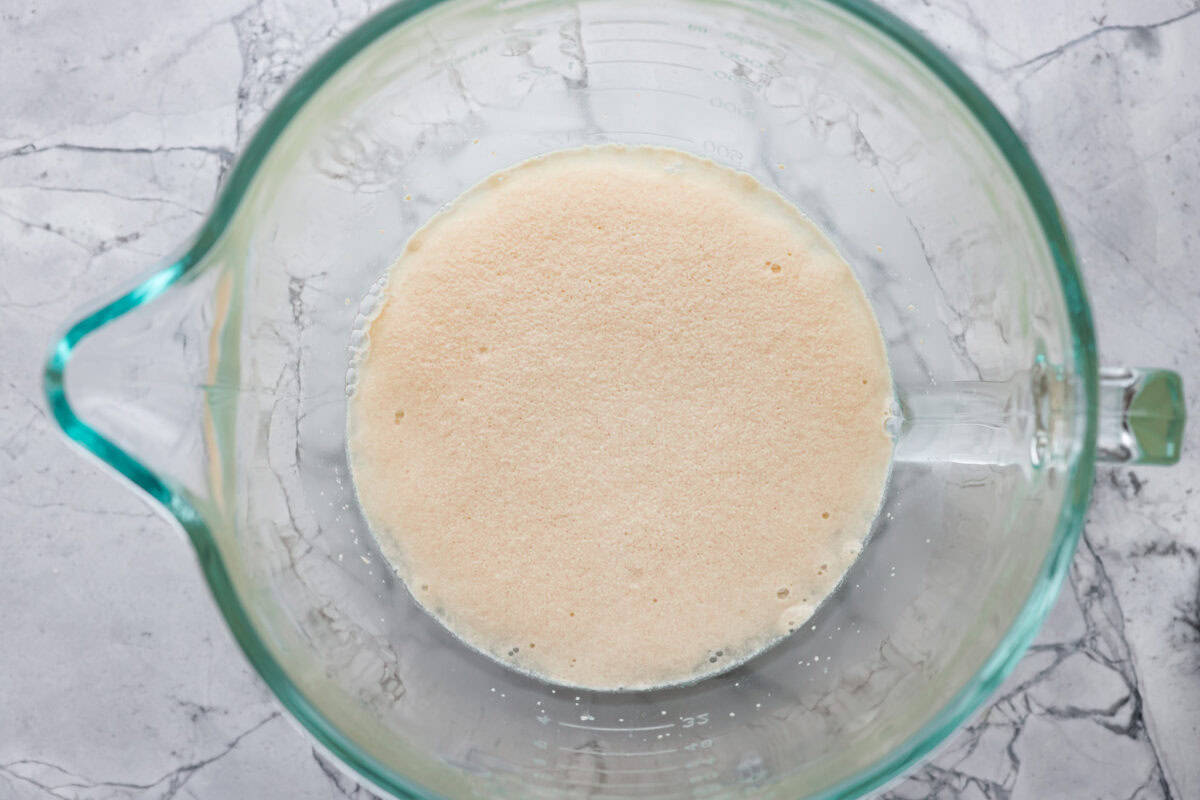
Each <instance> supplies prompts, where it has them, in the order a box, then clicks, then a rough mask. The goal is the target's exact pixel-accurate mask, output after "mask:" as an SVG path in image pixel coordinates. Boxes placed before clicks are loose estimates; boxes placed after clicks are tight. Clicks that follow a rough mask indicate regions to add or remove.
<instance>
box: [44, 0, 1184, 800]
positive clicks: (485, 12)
mask: <svg viewBox="0 0 1200 800" xmlns="http://www.w3.org/2000/svg"><path fill="white" fill-rule="evenodd" d="M613 141H616V142H627V143H651V144H658V145H671V146H674V147H678V148H682V149H685V150H690V151H692V152H695V153H698V154H700V155H704V156H709V157H711V158H713V159H715V160H717V161H720V162H722V163H724V164H728V165H730V166H733V167H737V168H739V169H742V170H745V171H748V172H750V173H752V174H753V175H754V176H755V177H757V178H758V179H759V180H761V181H764V182H765V183H767V184H768V185H770V186H773V187H775V188H777V189H778V190H779V191H780V192H781V193H783V194H784V195H785V196H787V197H789V198H790V199H791V200H792V201H794V202H795V204H796V205H797V206H798V207H799V208H801V209H802V210H803V211H805V212H806V213H807V214H809V215H810V216H811V217H812V218H813V219H814V220H815V221H816V222H817V223H818V224H819V225H820V227H822V228H823V229H824V230H825V231H826V232H827V233H829V234H830V236H831V237H832V238H833V239H834V240H835V241H836V242H837V243H838V245H839V246H840V248H841V250H842V252H843V253H844V254H845V256H846V257H847V259H848V260H849V261H850V263H851V264H852V265H853V266H854V268H855V269H856V271H857V273H858V276H859V278H860V280H861V281H862V283H863V286H864V287H865V289H866V291H867V293H868V295H869V297H870V299H871V301H872V303H873V304H874V308H875V311H876V313H877V315H878V317H879V320H880V323H881V325H882V328H883V331H884V334H885V337H886V340H887V344H888V348H889V357H890V359H891V365H892V370H893V373H894V376H895V380H896V384H897V397H898V399H899V401H900V405H901V411H902V415H901V416H900V417H898V418H897V420H898V422H899V424H898V425H897V437H898V439H897V449H896V462H895V468H894V474H893V478H892V481H891V487H890V490H889V492H888V495H887V498H886V504H885V507H884V509H883V512H882V514H881V515H880V517H879V520H878V522H877V525H876V530H875V532H874V535H873V539H872V540H871V542H870V546H869V547H868V548H867V550H866V552H865V553H864V554H863V556H862V557H861V559H860V560H859V562H858V563H857V564H856V565H855V566H854V567H853V569H852V572H851V573H850V575H849V578H848V580H847V581H846V582H845V584H844V586H843V588H842V589H841V590H840V591H839V592H838V593H837V594H836V595H835V596H834V597H833V598H832V599H831V600H830V601H829V602H827V603H826V604H825V605H824V606H823V607H822V608H821V609H820V611H819V612H818V614H817V616H816V617H815V618H814V619H813V620H811V622H810V623H809V624H808V625H806V626H805V627H804V629H803V630H802V631H800V632H798V633H797V634H795V635H793V636H791V637H790V638H789V639H787V640H786V641H785V642H784V643H782V644H781V645H779V646H777V647H775V648H774V649H772V650H770V651H769V652H767V653H766V654H764V655H762V656H760V657H758V658H755V659H753V660H752V661H750V662H749V663H748V664H746V665H745V666H743V667H740V668H738V669H736V670H734V671H732V672H729V673H727V674H725V675H722V676H719V677H715V678H712V679H709V680H705V681H703V682H701V683H699V684H697V685H694V686H689V687H686V688H675V689H669V690H661V691H652V692H635V693H616V694H605V693H592V692H577V691H571V690H565V689H561V688H559V689H555V688H553V687H551V686H548V685H546V684H544V683H540V682H538V681H536V680H532V679H530V678H527V677H523V676H521V675H519V674H516V673H514V672H511V671H509V670H508V669H506V668H504V667H502V666H500V665H498V664H496V663H493V662H492V661H490V660H489V659H487V658H485V657H482V656H480V655H478V654H477V653H475V652H474V651H472V650H469V649H468V648H466V647H465V646H463V645H462V644H460V643H459V642H458V641H456V640H455V639H454V638H452V637H451V636H450V635H449V634H448V633H447V632H446V631H445V630H443V629H442V628H441V627H440V626H439V625H438V624H437V623H436V622H434V621H433V620H432V619H431V618H429V617H428V616H427V615H426V614H424V613H422V612H421V611H420V610H418V608H417V607H416V606H415V604H414V603H413V601H412V599H411V598H410V597H409V595H408V593H407V591H406V590H405V588H404V587H403V585H402V584H400V583H399V582H398V581H397V580H396V578H395V577H394V576H393V573H392V571H391V570H390V569H389V567H388V565H387V563H386V562H384V561H383V560H382V558H381V556H380V553H379V551H378V549H377V548H376V545H375V542H374V541H373V540H372V538H371V536H370V535H369V533H368V531H367V528H366V525H365V524H364V522H363V519H362V516H361V514H360V511H359V509H358V506H357V504H356V502H355V497H354V492H353V487H352V486H351V484H350V481H349V476H348V471H347V465H346V455H345V451H344V430H345V421H344V420H345V411H346V372H347V366H348V352H349V350H348V349H349V345H350V343H351V337H352V333H353V331H354V329H355V327H356V324H358V323H361V318H360V313H361V308H360V301H361V300H362V299H363V298H364V296H365V295H366V294H367V293H368V291H369V290H370V288H371V287H372V285H373V284H374V283H375V281H376V279H377V278H379V276H380V275H381V274H382V273H383V271H384V269H385V268H386V267H387V265H388V264H389V263H390V262H391V261H392V260H393V259H394V258H395V257H396V256H397V254H399V253H400V251H401V248H402V246H403V244H404V242H405V240H406V238H407V237H408V235H409V234H410V233H411V232H412V231H413V230H414V229H415V228H416V227H417V226H418V225H419V224H421V223H422V222H423V221H424V220H425V219H427V218H428V217H429V216H430V215H431V214H432V213H433V212H434V211H435V210H436V209H437V208H438V207H439V206H440V205H442V204H443V203H446V202H447V201H449V200H450V199H452V198H454V197H455V196H456V195H458V194H459V193H460V192H461V191H462V190H464V189H465V188H467V187H469V186H470V185H472V184H474V183H475V182H477V181H478V180H480V179H481V178H483V177H484V176H485V175H487V174H489V173H491V172H492V171H494V170H496V169H498V168H500V167H502V166H506V165H511V164H513V163H515V162H517V161H520V160H523V159H525V158H528V157H530V156H533V155H536V154H539V153H543V152H546V151H548V150H552V149H556V148H561V147H567V146H578V145H583V144H590V143H601V142H613ZM45 384H46V392H47V398H48V401H49V403H50V405H51V407H52V409H53V412H54V415H55V417H56V418H57V420H58V421H59V423H60V424H61V425H62V427H63V428H64V430H65V431H66V433H67V434H68V435H69V436H70V437H71V438H72V439H74V440H75V441H77V442H79V443H80V444H81V445H83V447H85V448H86V449H88V450H90V451H91V452H93V453H95V454H96V455H97V456H99V457H100V458H101V459H103V460H104V461H105V462H107V463H108V464H110V465H111V466H112V467H114V468H115V469H116V470H118V471H119V472H121V473H122V474H124V475H125V476H127V477H128V478H130V479H131V480H132V481H133V482H134V483H136V484H137V485H138V486H140V487H141V488H142V489H144V490H145V491H146V492H148V493H149V494H150V495H151V496H152V497H153V498H154V499H155V500H157V501H158V502H159V503H160V504H161V505H162V506H163V507H164V508H165V509H166V510H167V511H169V512H170V514H171V515H172V516H173V517H174V518H175V519H177V520H178V521H179V523H180V524H181V525H182V526H183V528H184V530H185V531H186V532H187V534H188V536H189V537H190V539H191V541H192V544H193V545H194V546H195V549H196V552H197V554H198V556H199V560H200V564H201V567H202V569H203V571H204V575H205V577H206V578H207V580H208V582H209V584H210V585H211V587H212V590H213V594H214V596H215V598H216V601H217V604H218V605H219V606H220V608H221V611H222V612H223V614H224V615H225V617H226V619H227V620H228V623H229V626H230V628H231V629H232V631H233V633H234V635H235V636H236V637H237V640H238V642H239V643H240V644H241V646H242V648H243V649H244V650H245V652H246V654H247V656H248V657H249V659H250V660H251V662H253V664H254V666H255V667H256V668H257V669H258V671H259V672H260V673H261V674H262V676H263V678H264V679H265V680H266V682H267V683H268V684H269V685H270V686H271V688H272V689H273V690H274V691H275V693H276V694H277V695H278V697H279V699H280V700H281V702H282V703H283V704H284V705H285V706H286V707H287V709H288V710H289V711H290V712H291V713H292V714H293V715H294V716H295V717H296V719H298V720H299V721H300V723H301V724H302V725H303V726H304V727H305V728H307V729H308V730H309V731H310V732H311V734H312V735H313V737H315V739H316V740H317V741H318V742H320V744H321V745H323V746H324V747H325V748H327V749H328V750H329V751H330V752H331V753H333V754H334V755H336V756H337V757H338V758H339V759H340V760H341V761H342V762H344V763H345V764H347V765H348V766H349V767H350V768H351V769H353V770H354V771H355V772H357V773H358V775H359V776H361V777H362V778H364V779H365V780H367V781H369V782H370V783H372V784H374V785H375V786H377V787H378V788H379V789H380V790H382V791H386V792H390V793H392V794H395V795H398V796H402V797H408V796H412V797H431V796H446V797H513V798H531V797H533V798H536V797H576V796H578V797H584V796H586V797H590V798H615V797H622V798H624V797H639V798H650V797H661V798H704V797H707V798H724V797H780V798H796V797H834V796H838V797H845V796H850V795H855V794H857V793H861V792H863V791H866V790H868V789H869V788H871V787H873V786H877V785H878V784H879V783H881V782H882V781H884V780H886V779H887V778H889V777H892V776H894V775H896V774H897V773H898V772H899V771H900V770H902V769H903V768H904V767H906V766H908V765H910V764H911V763H913V761H914V760H915V759H917V758H919V757H921V756H922V755H923V754H925V753H927V752H928V751H929V750H930V748H931V747H933V746H934V745H935V744H936V743H937V742H939V741H940V740H941V739H942V738H943V737H944V736H945V735H946V734H947V733H948V732H949V731H950V730H951V729H952V728H953V727H954V726H955V725H956V724H957V723H959V722H960V721H961V720H962V718H963V717H964V715H966V714H967V713H968V712H969V711H971V710H972V709H973V708H974V707H975V706H976V705H978V704H979V702H980V701H981V700H982V699H983V698H984V697H985V696H986V695H987V694H988V692H989V691H990V690H991V689H992V688H993V687H995V686H996V684H997V683H998V682H999V681H1000V680H1001V678H1002V677H1003V676H1004V675H1005V673H1006V672H1007V671H1008V669H1009V668H1010V667H1011V666H1012V665H1013V663H1014V662H1015V660H1016V659H1017V658H1018V656H1019V654H1020V653H1021V651H1022V649H1023V648H1024V646H1025V645H1026V643H1027V642H1028V641H1029V639H1030V637H1031V636H1032V635H1033V632H1034V629H1035V628H1036V626H1037V625H1038V623H1039V622H1040V621H1041V619H1042V617H1043V615H1044V614H1045V612H1046V610H1047V608H1048V607H1049V605H1050V603H1051V601H1052V599H1053V597H1054V594H1055V590H1056V589H1057V587H1058V585H1059V582H1060V580H1061V578H1062V576H1063V572H1064V570H1065V569H1066V566H1067V564H1068V561H1069V559H1070V556H1071V552H1072V550H1073V548H1074V545H1075V540H1076V536H1077V534H1078V532H1079V528H1080V524H1081V522H1082V519H1083V513H1084V507H1085V504H1086V502H1087V499H1088V492H1089V488H1090V484H1091V480H1092V471H1093V461H1094V459H1095V458H1096V456H1097V453H1098V452H1099V454H1100V455H1101V456H1102V457H1106V458H1110V459H1138V460H1143V461H1151V462H1153V461H1159V462H1169V461H1172V460H1174V459H1175V458H1177V457H1178V442H1179V438H1180V432H1181V428H1182V424H1183V418H1182V410H1181V408H1182V403H1181V397H1180V386H1179V380H1178V377H1177V376H1175V375H1174V374H1173V373H1168V372H1162V371H1141V370H1116V371H1111V372H1107V373H1105V374H1104V375H1101V374H1100V371H1099V370H1098V369H1097V364H1096V355H1095V343H1094V339H1093V332H1092V325H1091V321H1090V318H1089V311H1088V307H1087V303H1086V300H1085V298H1084V292H1083V288H1082V286H1081V283H1080V279H1079V275H1078V274H1077V272H1076V268H1075V265H1074V262H1073V261H1072V256H1071V250H1070V246H1069V244H1068V241H1067V237H1066V235H1065V233H1064V230H1063V226H1062V222H1061V220H1060V219H1059V217H1058V214H1057V212H1056V210H1055V207H1054V204H1053V202H1052V200H1051V198H1050V195H1049V193H1048V191H1047V189H1046V187H1045V185H1044V183H1043V181H1042V179H1041V177H1040V176H1039V175H1038V173H1037V170H1036V169H1035V167H1034V165H1033V163H1032V161H1031V160H1030V158H1029V156H1028V154H1027V153H1026V152H1025V150H1024V149H1023V148H1022V146H1021V144H1020V142H1019V141H1018V140H1017V138H1016V136H1015V135H1014V134H1013V132H1012V131H1011V130H1010V129H1009V127H1008V126H1007V125H1006V124H1005V122H1004V121H1003V119H1002V118H1001V117H1000V115H999V114H998V113H997V111H996V110H995V108H993V107H992V106H991V105H990V104H989V103H988V101H987V100H986V99H985V98H984V97H983V95H982V94H980V92H979V91H978V90H977V89H976V88H975V87H974V86H973V85H972V84H971V83H970V82H969V81H968V80H967V79H966V78H965V77H964V76H963V74H962V73H961V72H959V71H958V70H957V69H956V68H954V67H953V66H952V65H951V64H950V63H949V62H948V61H947V60H946V59H945V58H944V57H942V56H941V55H940V54H938V53H937V52H936V51H935V50H934V49H933V48H931V47H930V46H929V45H928V44H927V43H926V42H924V41H923V40H922V39H921V38H920V37H918V36H917V35H916V34H915V33H914V32H913V31H911V30H910V29H908V28H907V27H905V26H904V25H903V24H902V23H900V22H899V21H897V20H896V19H894V18H893V17H891V16H889V15H888V14H886V13H884V12H882V11H880V10H879V9H877V8H875V7H874V6H871V5H869V4H867V3H865V2H860V1H859V0H839V1H838V2H821V1H820V0H796V1H795V2H792V1H790V0H789V1H787V2H784V1H783V0H660V1H659V2H655V3H641V2H631V1H630V0H580V1H579V2H572V3H565V2H544V1H541V0H535V1H533V2H530V1H529V0H500V1H499V2H493V1H488V2H484V1H483V0H447V2H442V3H430V2H424V1H423V0H418V1H417V2H403V3H400V4H398V5H395V6H392V7H390V8H388V9H387V10H385V11H383V12H382V13H380V14H378V15H377V16H375V17H374V18H372V19H371V20H369V21H368V22H367V23H366V24H364V25H363V26H362V27H360V28H359V29H357V30H356V31H354V32H353V33H351V34H350V35H349V36H347V37H346V38H345V39H344V40H342V41H341V42H340V43H339V44H338V45H337V46H335V47H334V48H333V49H332V50H331V51H330V52H329V53H327V54H326V55H325V56H324V57H322V58H321V59H320V60H319V61H318V62H317V63H316V64H315V65H314V66H313V67H312V68H311V69H310V70H309V71H308V72H307V73H306V74H305V75H304V76H303V77H302V78H301V79H300V80H299V82H298V83H297V84H296V85H295V86H294V87H292V89H291V90H290V91H289V92H288V93H287V94H286V95H285V96H284V97H283V99H282V100H281V101H280V103H279V105H278V107H277V108H276V109H275V110H274V111H273V112H272V113H271V114H270V115H269V116H268V117H267V119H266V120H265V121H264V123H263V124H262V127H261V130H259V131H258V133H257V134H256V135H255V136H254V138H253V139H252V140H251V141H250V143H249V145H248V146H247V148H246V150H245V152H244V154H243V155H242V157H241V159H240V160H239V161H238V163H237V165H236V167H235V168H234V170H233V171H232V172H231V173H230V175H229V177H228V179H227V181H226V183H225V186H224V189H223V191H222V192H221V194H220V197H219V198H218V200H217V203H216V206H215V208H214V209H213V211H212V214H211V215H210V216H209V218H208V219H207V221H206V222H205V223H204V225H203V227H202V228H201V229H200V231H199V232H198V234H197V235H196V237H195V239H194V240H193V241H192V242H190V243H189V244H188V245H187V246H186V247H185V248H184V249H183V250H182V252H181V254H180V255H179V256H178V258H175V259H172V260H170V261H169V262H168V263H165V264H162V265H160V266H159V267H158V268H157V269H156V270H155V271H154V272H153V273H151V274H150V276H149V277H147V278H146V279H144V280H142V281H140V282H138V283H137V284H136V285H134V286H133V287H131V288H129V289H128V290H126V291H123V292H121V293H119V294H117V295H115V296H114V297H113V298H110V299H109V300H107V301H105V302H104V303H102V304H100V305H98V306H97V307H96V308H95V310H93V311H91V312H89V313H85V314H83V315H81V316H80V317H79V319H78V320H77V321H76V322H74V323H73V324H71V325H70V326H68V327H67V329H66V330H65V332H64V334H63V336H62V338H61V339H60V340H59V341H57V342H56V343H55V345H54V347H53V349H52V351H51V354H50V357H49V359H48V362H47V366H46V378H45Z"/></svg>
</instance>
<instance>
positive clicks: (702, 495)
mask: <svg viewBox="0 0 1200 800" xmlns="http://www.w3.org/2000/svg"><path fill="white" fill-rule="evenodd" d="M357 375H358V377H357V381H356V385H355V386H354V387H353V394H352V398H351V400H350V406H349V420H348V426H349V427H348V434H349V445H348V447H349V456H350V462H351V467H352V471H353V476H354V482H355V486H356V488H357V491H358V496H359V500H360V502H361V504H362V508H363V511H364V513H365V515H366V518H367V520H368V521H369V523H370V525H371V528H372V530H373V531H374V533H375V535H376V537H377V538H378V539H379V541H380V543H381V546H382V548H383V550H384V552H385V553H386V554H387V556H388V558H389V559H391V560H392V562H393V564H394V566H395V567H396V569H397V571H398V572H399V574H400V575H401V576H402V577H403V579H404V580H405V582H406V583H407V585H408V588H409V589H410V590H411V592H412V593H413V595H414V596H415V597H416V599H417V600H418V601H419V602H420V603H421V604H422V605H423V606H424V607H425V608H427V609H428V610H429V611H430V612H431V613H433V614H434V615H435V616H436V617H437V618H438V619H439V620H441V621H442V622H443V623H444V624H445V625H446V626H447V627H448V628H449V629H450V630H451V631H453V632H454V633H455V634H457V635H458V636H459V637H460V638H461V639H463V640H465V641H466V642H467V643H468V644H470V645H472V646H474V647H475V648H477V649H479V650H481V651H483V652H485V653H488V654H489V655H491V656H493V657H495V658H497V659H499V660H501V661H503V662H505V663H507V664H510V665H511V666H514V667H516V668H517V669H520V670H524V671H527V672H530V673H533V674H535V675H538V676H541V677H544V678H546V679H548V680H551V681H554V682H560V683H564V684H569V685H574V686H580V687H589V688H596V689H618V688H624V689H634V688H646V687H653V686H661V685H666V684H671V683H679V682H683V681H688V680H693V679H697V678H700V677H703V676H705V675H707V674H710V673H714V672H718V671H722V670H724V669H727V668H728V667H729V666H730V665H732V664H735V663H738V662H740V661H742V660H744V659H746V658H748V657H749V656H751V655H753V654H754V653H756V652H757V651H759V650H761V649H762V648H763V647H765V646H766V645H768V644H770V643H771V642H772V641H774V640H776V639H778V638H779V637H780V636H783V635H785V634H786V633H787V632H788V631H789V630H791V629H793V628H796V627H798V626H800V625H801V624H802V623H803V622H804V621H805V620H806V619H807V618H808V617H809V616H810V615H811V614H812V612H813V610H814V609H815V608H816V606H817V604H818V603H820V602H821V600H822V599H823V598H824V597H825V596H826V595H827V594H828V593H829V592H830V591H831V590H832V589H833V588H834V587H835V586H836V585H837V583H838V581H839V580H840V578H841V577H842V575H843V573H844V572H845V571H846V569H847V568H848V567H849V566H850V564H851V562H852V561H853V560H854V559H855V557H856V556H857V555H858V553H859V551H860V549H861V547H862V543H863V540H864V538H865V537H866V535H867V533H868V532H869V529H870V526H871V523H872V520H873V518H874V516H875V514H876V511H877V509H878V506H879V503H880V498H881V495H882V493H883V490H884V485H885V483H886V480H887V475H888V468H889V464H890V459H891V452H892V441H891V439H890V437H889V436H888V435H887V433H886V432H885V429H884V422H885V418H886V416H887V413H888V408H889V405H890V400H891V376H890V373H889V370H888V364H887V359H886V356H885V352H884V345H883V340H882V337H881V335H880V331H879V326H878V324H877V322H876V320H875V317H874V315H873V314H872V311H871V308H870V306H869V304H868V302H867V299H866V297H865V295H864V294H863V290H862V287H861V286H860V285H859V283H858V282H857V280H856V279H855V277H854V275H853V273H852V272H851V270H850V267H849V266H848V265H847V264H846V262H845V261H844V260H843V259H842V257H841V256H840V255H839V254H838V253H837V251H836V250H835V248H834V246H833V245H832V244H831V243H830V242H829V240H828V239H826V238H825V237H824V236H823V235H822V234H821V232H820V231H819V230H818V229H817V228H816V227H815V226H814V225H813V224H812V223H811V222H809V221H808V220H807V219H806V218H805V217H804V216H802V215H801V214H800V213H799V212H798V211H797V210H796V209H795V208H794V207H792V206H791V205H790V204H789V203H787V202H786V201H785V200H784V199H783V198H782V197H780V196H779V195H778V194H776V193H774V192H772V191H770V190H768V189H766V188H764V187H763V186H762V185H761V184H759V183H758V182H757V181H755V180H754V179H753V178H752V177H750V176H749V175H746V174H743V173H739V172H735V171H733V170H731V169H728V168H726V167H722V166H719V165H717V164H715V163H713V162H711V161H707V160H704V159H700V158H697V157H695V156H692V155H688V154H685V153H683V152H679V151H676V150H671V149H665V148H655V147H619V146H605V147H597V148H583V149H574V150H563V151H557V152H554V153H551V154H549V155H546V156H542V157H539V158H536V159H533V160H531V161H527V162H524V163H522V164H519V165H518V166H515V167H513V168H511V169H507V170H504V171H501V172H498V173H496V174H494V175H492V176H491V177H489V178H487V179H486V180H485V181H483V182H482V183H481V184H479V185H477V186H476V187H474V188H473V189H471V190H469V191H468V192H466V193H465V194H464V195H462V196H461V197H460V198H458V200H456V201H455V202H454V203H453V204H452V205H450V206H449V207H447V208H446V209H445V210H443V211H441V212H440V213H439V214H437V215H436V216H435V217H433V219H431V220H430V221H429V222H428V223H427V224H426V225H425V226H424V227H423V228H421V229H420V230H419V231H417V232H416V233H415V234H414V235H413V236H412V238H411V239H410V241H409V242H408V245H407V247H406V249H405V251H404V253H403V254H402V256H401V257H400V259H399V260H398V261H396V263H395V264H394V265H393V266H392V267H391V268H390V270H389V273H388V280H387V286H386V289H385V291H384V296H383V299H382V301H381V303H380V305H379V309H378V311H377V313H376V315H375V316H374V318H373V319H372V320H371V321H370V325H369V331H368V344H367V346H366V350H365V352H364V353H363V354H362V355H361V356H360V360H359V363H358V369H357Z"/></svg>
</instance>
